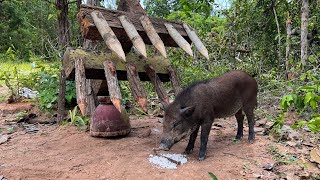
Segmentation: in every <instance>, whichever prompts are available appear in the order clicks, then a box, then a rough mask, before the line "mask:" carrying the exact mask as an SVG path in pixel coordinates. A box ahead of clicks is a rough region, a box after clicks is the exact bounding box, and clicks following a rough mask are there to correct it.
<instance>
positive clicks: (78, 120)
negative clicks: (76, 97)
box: [69, 106, 90, 129]
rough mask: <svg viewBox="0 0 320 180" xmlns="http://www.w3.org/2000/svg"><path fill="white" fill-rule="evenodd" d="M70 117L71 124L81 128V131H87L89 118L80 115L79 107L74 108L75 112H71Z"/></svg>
mask: <svg viewBox="0 0 320 180" xmlns="http://www.w3.org/2000/svg"><path fill="white" fill-rule="evenodd" d="M69 116H70V120H71V124H72V125H74V126H77V127H79V128H80V129H86V128H87V125H88V124H89V123H90V119H89V118H88V117H83V116H79V115H78V106H76V107H74V108H73V110H72V111H71V110H69Z"/></svg>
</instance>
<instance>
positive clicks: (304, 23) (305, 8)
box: [301, 0, 309, 66]
mask: <svg viewBox="0 0 320 180" xmlns="http://www.w3.org/2000/svg"><path fill="white" fill-rule="evenodd" d="M308 16H309V0H302V6H301V63H302V65H303V66H305V65H306V64H307V63H306V62H307V59H308Z"/></svg>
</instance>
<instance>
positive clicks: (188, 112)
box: [180, 106, 195, 117]
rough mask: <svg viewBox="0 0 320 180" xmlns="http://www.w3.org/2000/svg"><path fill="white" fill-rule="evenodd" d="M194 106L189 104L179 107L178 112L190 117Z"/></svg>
mask: <svg viewBox="0 0 320 180" xmlns="http://www.w3.org/2000/svg"><path fill="white" fill-rule="evenodd" d="M194 109H195V106H189V107H185V108H182V109H180V114H181V116H183V117H190V116H191V115H192V114H193V112H194Z"/></svg>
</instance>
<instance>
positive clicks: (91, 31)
mask: <svg viewBox="0 0 320 180" xmlns="http://www.w3.org/2000/svg"><path fill="white" fill-rule="evenodd" d="M94 10H98V11H100V12H101V13H102V14H103V16H104V17H105V19H106V20H107V22H108V24H109V26H110V27H111V29H112V30H113V32H114V33H115V34H116V36H117V38H118V39H119V41H120V42H121V44H122V45H123V47H124V45H126V44H127V43H129V44H130V43H131V42H130V39H129V37H128V36H127V35H126V32H125V30H124V29H123V27H122V25H121V23H120V20H119V19H118V18H117V17H119V16H121V15H126V16H127V17H128V18H129V20H130V22H132V24H133V25H134V26H135V28H136V29H137V31H138V33H139V34H140V36H141V37H142V39H143V41H144V42H145V43H146V44H149V45H152V43H151V41H150V40H149V38H148V36H147V34H146V33H145V32H144V28H143V27H142V24H141V23H140V20H139V18H140V16H141V14H134V13H129V12H124V11H115V10H110V9H105V8H100V7H95V6H90V5H81V8H80V11H79V13H78V19H79V22H80V28H81V31H82V34H83V36H84V37H85V38H86V39H92V40H102V37H101V35H100V34H99V33H98V30H97V28H96V26H95V25H94V23H93V20H92V17H91V15H90V13H91V12H92V11H94ZM149 18H150V20H151V22H152V24H153V26H154V28H155V30H156V32H157V33H158V34H159V36H160V38H161V39H162V41H163V42H164V44H165V46H171V47H178V45H177V44H176V43H175V41H173V39H172V38H171V36H170V35H169V34H168V31H167V29H166V27H165V26H164V23H165V22H166V23H170V24H172V25H173V26H174V28H175V29H176V30H177V31H178V32H179V34H181V35H182V36H183V37H184V38H185V39H186V40H187V41H188V42H189V43H191V40H190V39H189V37H188V35H187V33H186V31H185V29H184V28H183V26H182V23H181V22H176V21H170V20H164V19H160V18H153V17H149ZM124 51H125V52H128V51H130V49H125V48H124Z"/></svg>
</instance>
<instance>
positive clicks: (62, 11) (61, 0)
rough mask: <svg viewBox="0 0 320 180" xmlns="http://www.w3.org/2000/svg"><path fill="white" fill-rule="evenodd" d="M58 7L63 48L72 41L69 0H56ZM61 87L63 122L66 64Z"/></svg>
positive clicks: (62, 70) (59, 102)
mask: <svg viewBox="0 0 320 180" xmlns="http://www.w3.org/2000/svg"><path fill="white" fill-rule="evenodd" d="M55 5H56V9H57V10H58V35H59V46H60V48H61V49H64V48H66V47H67V46H69V43H70V32H69V21H68V1H67V0H56V3H55ZM59 85H60V87H59V101H58V119H57V121H58V122H61V121H62V120H63V118H64V110H65V94H66V92H65V91H66V74H65V71H64V65H63V62H62V67H61V70H60V84H59Z"/></svg>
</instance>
